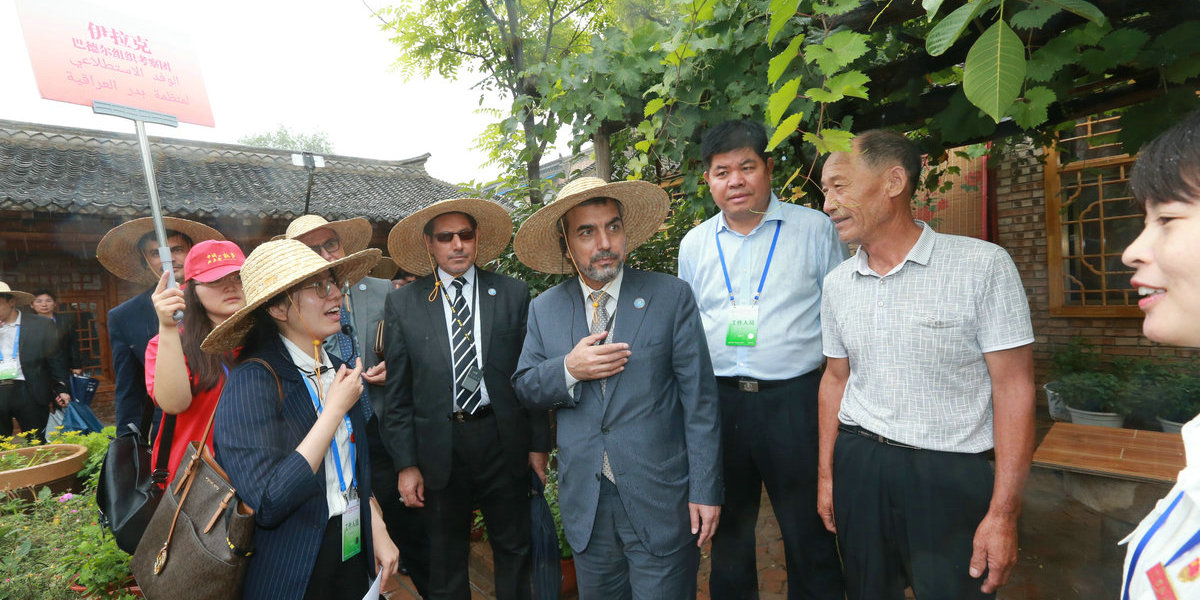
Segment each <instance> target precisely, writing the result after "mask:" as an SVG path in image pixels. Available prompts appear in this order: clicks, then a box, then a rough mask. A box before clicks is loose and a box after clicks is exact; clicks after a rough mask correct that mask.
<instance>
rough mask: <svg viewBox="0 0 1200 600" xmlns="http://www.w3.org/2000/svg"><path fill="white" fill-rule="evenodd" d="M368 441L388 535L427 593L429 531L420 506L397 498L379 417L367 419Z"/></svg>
mask: <svg viewBox="0 0 1200 600" xmlns="http://www.w3.org/2000/svg"><path fill="white" fill-rule="evenodd" d="M366 429H367V443H368V444H369V445H370V447H371V490H372V491H374V492H375V499H376V500H377V501H378V502H379V508H380V510H381V511H382V512H383V522H384V524H385V525H387V530H388V536H390V537H391V538H392V542H393V543H394V544H396V548H397V549H399V550H400V560H401V562H402V564H403V565H404V568H406V569H407V570H408V576H409V577H411V578H412V582H413V585H415V586H416V588H417V593H419V594H421V595H422V596H427V595H428V594H429V535H428V534H427V533H426V532H425V521H424V519H423V518H422V516H421V511H423V510H424V509H422V508H409V507H406V506H404V503H403V502H401V501H400V492H399V491H397V489H396V469H395V467H394V466H393V464H392V457H391V456H390V455H389V454H388V453H387V448H385V447H384V445H383V441H382V440H381V439H380V436H379V418H378V417H377V416H376V417H374V418H372V419H371V420H370V421H367V427H366Z"/></svg>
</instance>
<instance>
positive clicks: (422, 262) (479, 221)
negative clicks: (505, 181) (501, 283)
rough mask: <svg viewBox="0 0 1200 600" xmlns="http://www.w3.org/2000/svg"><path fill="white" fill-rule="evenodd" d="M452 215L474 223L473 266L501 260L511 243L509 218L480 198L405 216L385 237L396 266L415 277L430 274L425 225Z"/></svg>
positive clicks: (500, 208) (441, 204)
mask: <svg viewBox="0 0 1200 600" xmlns="http://www.w3.org/2000/svg"><path fill="white" fill-rule="evenodd" d="M451 212H461V213H466V214H468V215H471V217H472V218H474V219H475V223H476V230H475V231H476V236H475V239H476V247H475V264H476V265H478V266H480V267H482V266H484V265H486V264H487V263H489V262H492V261H493V260H495V259H496V257H498V256H500V254H501V253H502V252H504V249H505V248H506V247H508V241H509V240H510V239H512V230H513V226H512V217H510V216H508V211H506V210H504V207H503V206H500V205H499V204H497V203H495V202H492V201H490V200H482V199H480V198H455V199H453V200H442V201H441V202H435V203H433V204H430V205H429V206H426V207H425V208H422V209H421V210H418V211H417V212H415V213H413V214H411V215H408V216H407V217H404V218H403V219H401V220H400V222H399V223H396V225H395V227H392V231H391V233H389V234H388V254H390V255H391V256H392V261H393V262H395V263H396V266H398V267H400V268H401V269H404V270H405V271H408V272H409V273H412V274H414V275H428V274H430V273H432V272H433V267H432V266H431V264H430V258H429V251H428V250H426V248H425V224H426V223H428V222H429V221H430V220H432V219H434V218H436V217H438V216H440V215H444V214H446V213H451Z"/></svg>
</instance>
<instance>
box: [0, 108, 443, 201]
mask: <svg viewBox="0 0 1200 600" xmlns="http://www.w3.org/2000/svg"><path fill="white" fill-rule="evenodd" d="M150 154H151V156H152V157H153V159H154V174H155V178H156V179H157V180H158V190H159V191H158V193H159V199H160V200H161V201H162V205H163V211H164V212H165V213H166V214H169V215H172V216H180V217H215V216H236V217H276V218H282V219H291V218H294V217H296V216H299V215H301V214H303V212H304V193H305V190H306V189H307V186H308V171H307V170H306V169H304V168H303V167H296V166H293V165H292V159H291V155H292V152H291V151H287V150H273V149H268V148H256V147H251V146H239V145H234V144H217V143H209V142H197V141H191V140H179V139H171V138H158V137H154V136H151V137H150ZM324 158H325V167H324V168H318V169H317V170H316V175H315V177H314V180H313V181H314V183H313V188H312V196H311V199H310V208H309V212H310V213H315V214H320V215H322V216H325V217H327V218H331V219H334V218H338V219H341V218H348V217H366V218H367V219H369V220H371V221H386V222H395V221H398V220H399V219H401V218H403V217H404V216H406V215H408V214H411V213H412V212H414V211H416V210H417V209H420V208H421V207H424V206H427V205H429V204H431V203H433V202H437V201H438V200H444V199H446V198H453V197H456V196H459V195H461V193H460V192H459V188H458V187H457V186H455V185H453V184H450V183H447V182H445V181H441V180H438V179H435V178H433V177H431V176H430V175H429V173H427V172H426V171H425V161H426V160H427V159H428V158H429V155H428V154H424V155H421V156H417V157H415V158H410V159H406V160H398V161H383V160H371V159H364V158H353V157H348V156H336V155H325V157H324ZM141 160H142V159H141V153H140V152H139V150H138V144H137V138H136V137H135V136H134V135H133V134H132V133H128V134H125V133H112V132H105V131H95V130H89V129H78V128H70V127H59V126H54V125H42V124H36V123H22V122H16V121H5V120H0V210H26V211H38V212H51V213H74V214H93V215H128V216H144V215H148V214H149V210H150V209H149V207H150V204H149V202H150V201H149V196H148V192H147V190H146V183H145V176H144V175H143V172H142V162H141Z"/></svg>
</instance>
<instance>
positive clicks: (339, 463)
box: [300, 371, 358, 494]
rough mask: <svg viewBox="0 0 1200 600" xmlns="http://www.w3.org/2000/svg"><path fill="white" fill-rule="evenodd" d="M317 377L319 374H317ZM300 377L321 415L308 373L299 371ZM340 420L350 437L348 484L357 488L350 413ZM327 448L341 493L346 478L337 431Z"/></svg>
mask: <svg viewBox="0 0 1200 600" xmlns="http://www.w3.org/2000/svg"><path fill="white" fill-rule="evenodd" d="M317 377H318V379H319V378H320V375H318V376H317ZM300 378H301V379H303V380H304V387H306V388H308V397H309V398H312V402H313V408H315V409H316V410H317V416H320V415H321V410H322V407H321V401H320V400H319V399H318V398H317V388H316V387H314V386H313V384H312V382H311V381H309V380H308V375H305V374H304V372H303V371H301V377H300ZM342 420H343V421H345V423H346V434H347V435H348V436H349V437H350V477H351V479H350V485H352V486H354V488H356V489H357V488H358V471H357V470H356V469H355V468H354V466H355V465H354V461H355V460H356V459H357V457H358V454H357V449H356V447H357V444H356V443H355V441H354V426H353V425H351V424H350V415H348V414H346V415H342ZM329 449H330V450H332V451H333V462H334V464H336V465H337V476H338V487H339V489H340V490H341V492H342V493H343V494H345V493H346V478H345V477H344V476H342V455H341V453H340V452H338V447H337V433H336V432H334V435H333V439H332V440H329Z"/></svg>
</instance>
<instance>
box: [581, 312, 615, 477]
mask: <svg viewBox="0 0 1200 600" xmlns="http://www.w3.org/2000/svg"><path fill="white" fill-rule="evenodd" d="M588 297H589V298H590V299H591V301H592V308H595V309H596V312H595V313H594V314H593V315H592V327H591V334H592V335H596V334H597V333H600V332H601V331H605V330H606V329H608V318H609V317H608V299H609V295H608V292H606V291H604V290H596V291H594V292H592V293H591V294H588ZM606 342H608V338H607V337H606V338H604V339H603V340H602V341H601V342H600V343H601V344H603V343H606ZM606 394H608V378H607V377H605V378H604V379H601V380H600V395H601V396H604V395H606ZM600 473H601V474H603V475H604V478H605V479H607V480H609V481H611V482H613V483H614V484H615V483H616V482H617V479H616V476H615V475H613V470H612V465H610V464H609V463H608V451H607V450H605V451H604V454H602V455H601V456H600Z"/></svg>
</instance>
